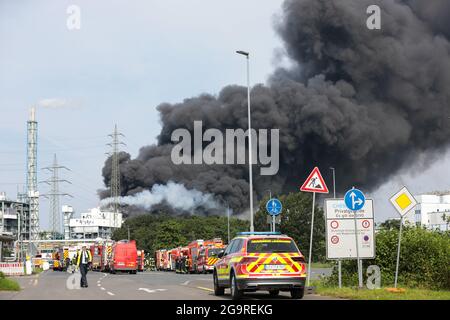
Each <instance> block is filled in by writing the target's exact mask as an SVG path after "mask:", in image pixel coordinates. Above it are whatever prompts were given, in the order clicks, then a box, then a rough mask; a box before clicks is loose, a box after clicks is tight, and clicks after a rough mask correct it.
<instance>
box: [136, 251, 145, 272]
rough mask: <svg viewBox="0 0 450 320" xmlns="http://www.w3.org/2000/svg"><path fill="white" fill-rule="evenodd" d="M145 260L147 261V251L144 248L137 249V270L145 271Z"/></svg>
mask: <svg viewBox="0 0 450 320" xmlns="http://www.w3.org/2000/svg"><path fill="white" fill-rule="evenodd" d="M144 262H145V252H144V250H138V251H137V261H136V264H137V271H140V272H142V271H144Z"/></svg>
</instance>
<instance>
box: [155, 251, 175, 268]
mask: <svg viewBox="0 0 450 320" xmlns="http://www.w3.org/2000/svg"><path fill="white" fill-rule="evenodd" d="M155 259H156V269H157V270H159V271H168V270H170V265H171V261H170V255H169V252H168V251H167V249H161V250H156V251H155Z"/></svg>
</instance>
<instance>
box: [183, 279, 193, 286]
mask: <svg viewBox="0 0 450 320" xmlns="http://www.w3.org/2000/svg"><path fill="white" fill-rule="evenodd" d="M189 282H191V280H188V281H185V282H183V283H182V284H181V285H182V286H187V285H188V284H189Z"/></svg>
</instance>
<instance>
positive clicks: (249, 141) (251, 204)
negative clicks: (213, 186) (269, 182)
mask: <svg viewBox="0 0 450 320" xmlns="http://www.w3.org/2000/svg"><path fill="white" fill-rule="evenodd" d="M236 53H237V54H241V55H243V56H245V57H246V58H247V111H248V149H249V150H248V175H249V185H250V232H254V231H255V227H254V225H253V174H252V163H253V159H252V150H253V149H252V123H251V117H250V114H251V113H250V54H249V53H248V52H245V51H242V50H239V51H236Z"/></svg>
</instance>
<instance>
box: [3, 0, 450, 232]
mask: <svg viewBox="0 0 450 320" xmlns="http://www.w3.org/2000/svg"><path fill="white" fill-rule="evenodd" d="M281 3H282V1H281V0H246V1H239V0H227V1H218V0H209V1H205V0H164V1H162V0H146V1H144V0H134V1H117V0H116V1H103V0H96V1H92V0H86V1H82V0H71V1H64V0H61V1H49V0H40V1H31V0H28V1H26V0H23V1H7V0H0V92H1V95H0V137H1V138H0V191H6V192H7V194H8V196H9V197H10V198H15V195H16V191H17V188H18V184H23V183H24V182H25V161H26V160H25V143H26V120H27V118H28V112H29V108H30V107H31V106H33V105H34V106H36V105H37V106H38V107H37V120H38V121H39V154H38V158H39V162H38V166H39V167H40V168H42V167H45V166H48V165H50V164H51V161H52V159H53V154H54V153H56V154H57V157H58V160H59V162H60V164H62V165H65V166H67V167H69V168H70V169H71V170H72V171H71V172H68V173H64V172H63V173H62V176H63V177H64V178H66V179H68V180H71V181H72V183H73V184H72V185H61V189H62V190H63V191H66V192H69V193H71V194H72V195H73V196H74V198H73V199H61V204H63V203H68V204H71V205H73V206H74V208H75V210H76V212H78V213H79V212H82V211H85V210H86V209H88V208H90V207H93V206H96V205H97V204H98V197H97V194H96V190H97V189H99V188H102V187H103V183H102V177H101V169H102V167H103V162H104V160H105V157H106V156H105V152H107V151H108V147H107V146H106V143H108V142H109V140H108V137H107V135H108V134H109V133H110V132H111V131H112V130H113V127H114V124H115V123H117V125H118V127H119V130H120V131H121V132H122V133H124V134H125V136H126V137H125V138H124V142H125V143H126V144H127V147H125V151H128V152H130V153H131V154H132V156H135V155H136V154H137V152H138V150H139V147H141V146H143V145H147V144H151V143H154V142H155V138H156V136H157V134H158V133H159V130H160V124H159V117H158V113H157V111H156V106H157V105H158V104H159V103H161V102H177V101H181V100H182V99H184V98H187V97H191V96H195V95H197V94H200V93H203V92H208V93H213V94H216V93H218V91H219V90H220V88H222V87H223V86H224V85H227V84H235V83H237V84H245V64H244V63H245V61H244V60H243V59H242V57H241V56H238V55H236V54H235V53H234V51H235V50H237V49H243V50H248V51H250V52H251V53H252V60H251V82H252V84H255V83H256V82H265V80H266V78H267V76H268V75H270V73H271V72H272V71H273V69H274V68H275V67H276V66H277V65H280V64H283V63H286V61H278V60H276V59H275V50H279V49H280V48H281V42H280V40H279V39H278V37H277V36H276V34H275V32H274V30H273V21H274V17H275V16H276V15H277V14H279V12H280V6H281ZM71 4H75V5H78V6H79V7H80V9H81V29H80V30H73V31H69V30H68V29H67V27H66V20H67V17H68V14H67V13H66V10H67V7H68V6H69V5H71ZM399 152H401V151H399ZM449 158H450V156H449V155H448V154H447V155H446V156H443V155H442V156H441V158H440V160H439V161H438V162H437V163H436V164H434V165H433V166H430V167H426V168H418V167H415V168H414V169H412V170H409V171H407V172H403V173H402V174H400V175H398V176H396V177H391V179H390V180H388V179H386V182H387V184H386V185H384V186H383V187H382V188H380V189H379V190H377V191H376V192H374V193H372V194H370V195H369V196H372V197H374V199H375V208H376V209H377V208H380V215H378V218H377V220H380V219H385V218H387V217H393V216H395V213H394V212H393V210H392V209H391V208H390V206H389V204H388V202H387V197H388V196H389V195H391V194H393V193H395V192H396V191H397V189H399V187H401V186H402V185H403V184H407V185H408V186H409V187H410V189H411V190H412V191H413V192H423V191H430V190H435V189H436V190H437V189H445V188H446V187H447V185H448V183H446V181H448V178H450V177H449V175H448V174H447V173H446V171H448V170H447V168H448V164H449V163H450V159H449ZM336 175H337V179H339V172H337V173H336ZM46 178H48V174H46V173H45V172H43V171H39V173H38V179H39V181H42V180H45V179H46ZM301 183H302V181H299V185H300V184H301ZM330 184H331V183H330ZM19 187H22V185H19ZM40 188H41V190H40V191H41V193H44V192H45V191H47V190H48V187H47V186H46V185H41V186H40ZM377 201H378V203H377ZM48 210H49V203H48V200H45V199H42V200H41V226H42V227H43V228H46V227H47V226H48Z"/></svg>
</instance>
